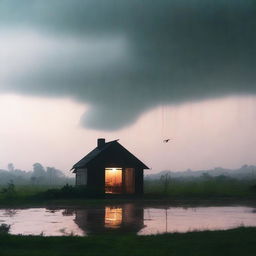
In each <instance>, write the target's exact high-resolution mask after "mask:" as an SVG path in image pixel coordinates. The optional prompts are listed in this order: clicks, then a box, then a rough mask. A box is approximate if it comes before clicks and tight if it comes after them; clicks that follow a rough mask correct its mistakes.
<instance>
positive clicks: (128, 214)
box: [0, 203, 256, 236]
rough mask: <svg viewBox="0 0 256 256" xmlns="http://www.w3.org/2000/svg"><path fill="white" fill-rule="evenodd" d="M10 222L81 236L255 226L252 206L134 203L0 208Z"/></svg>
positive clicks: (18, 229) (28, 230) (25, 230)
mask: <svg viewBox="0 0 256 256" xmlns="http://www.w3.org/2000/svg"><path fill="white" fill-rule="evenodd" d="M2 223H6V224H8V225H11V234H23V235H29V234H32V235H40V234H44V235H45V236H67V235H78V236H85V235H90V234H102V233H110V232H112V233H113V232H114V233H134V234H138V235H150V234H160V233H165V232H170V233H171V232H188V231H193V230H223V229H230V228H235V227H238V226H241V225H243V226H252V227H256V213H255V208H252V207H244V206H219V207H193V208H191V207H186V208H185V207H170V206H168V205H167V206H164V207H158V206H156V207H152V205H151V206H150V207H142V206H139V205H136V204H132V203H130V204H121V205H106V206H104V205H102V206H95V207H90V208H81V207H80V208H77V207H69V208H55V207H51V208H29V209H9V208H8V209H0V224H2Z"/></svg>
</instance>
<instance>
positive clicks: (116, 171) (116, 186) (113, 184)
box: [105, 168, 123, 194]
mask: <svg viewBox="0 0 256 256" xmlns="http://www.w3.org/2000/svg"><path fill="white" fill-rule="evenodd" d="M122 180H123V179H122V168H106V169H105V193H108V194H121V193H122Z"/></svg>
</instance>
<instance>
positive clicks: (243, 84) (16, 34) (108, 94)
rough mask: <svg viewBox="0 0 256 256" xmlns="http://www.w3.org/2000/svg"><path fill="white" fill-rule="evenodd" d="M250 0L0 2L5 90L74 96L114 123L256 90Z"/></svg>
mask: <svg viewBox="0 0 256 256" xmlns="http://www.w3.org/2000/svg"><path fill="white" fill-rule="evenodd" d="M255 13H256V4H255V1H254V0H232V1H231V0H229V1H228V0H161V1H155V0H154V1H152V0H147V1H146V0H145V1H138V0H115V1H114V0H107V1H106V0H72V1H70V0H44V1H40V0H38V1H36V0H26V1H19V0H1V1H0V65H1V66H0V93H1V92H2V93H5V92H12V93H13V92H14V93H20V94H26V95H39V96H40V95H42V96H49V97H71V98H73V99H75V100H77V101H79V102H83V103H85V104H87V105H89V110H88V111H87V112H86V113H85V114H84V115H83V116H82V118H81V123H82V125H84V126H86V127H89V128H93V129H102V130H116V129H120V128H123V127H125V126H127V125H130V124H132V123H133V122H134V121H135V120H136V119H137V118H138V117H139V116H140V115H141V114H142V113H143V112H145V111H147V110H148V109H150V108H153V107H155V106H157V105H159V104H178V103H182V102H187V101H191V100H200V99H204V98H212V97H222V96H227V95H243V94H252V93H255V92H256V85H255V79H256V72H255V71H256V15H255Z"/></svg>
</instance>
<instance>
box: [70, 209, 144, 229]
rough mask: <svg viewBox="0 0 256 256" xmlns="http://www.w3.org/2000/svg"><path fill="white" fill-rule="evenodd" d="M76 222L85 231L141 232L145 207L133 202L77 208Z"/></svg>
mask: <svg viewBox="0 0 256 256" xmlns="http://www.w3.org/2000/svg"><path fill="white" fill-rule="evenodd" d="M75 216H76V217H75V223H76V224H77V225H78V226H79V228H80V229H82V230H83V231H84V232H85V233H87V234H88V233H89V234H95V233H103V232H116V231H118V232H133V233H137V232H139V231H140V230H141V229H142V228H143V226H144V223H143V208H138V207H136V206H135V205H133V204H124V205H119V206H102V207H98V208H93V209H77V210H75Z"/></svg>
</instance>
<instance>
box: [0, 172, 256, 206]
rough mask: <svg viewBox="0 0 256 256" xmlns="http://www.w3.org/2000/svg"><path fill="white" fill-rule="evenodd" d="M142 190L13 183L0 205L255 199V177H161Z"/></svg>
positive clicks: (5, 189) (0, 195) (0, 193)
mask: <svg viewBox="0 0 256 256" xmlns="http://www.w3.org/2000/svg"><path fill="white" fill-rule="evenodd" d="M144 183H145V184H144V190H145V193H144V195H143V196H141V197H132V196H130V197H129V196H122V195H121V196H105V195H99V194H96V193H95V192H94V191H92V190H87V189H85V188H82V187H75V186H70V185H65V186H64V187H50V186H15V185H14V186H13V185H12V184H11V185H10V184H9V185H6V186H2V187H0V206H4V205H18V204H20V205H22V204H23V205H25V204H30V203H32V204H38V205H40V204H44V203H45V204H47V203H48V202H52V203H56V204H57V203H58V202H59V203H60V202H63V204H68V203H76V202H77V203H78V204H79V203H81V201H83V202H84V201H87V202H90V203H99V202H100V201H102V202H107V201H112V202H113V203H115V202H118V201H121V202H123V201H127V200H128V199H130V200H135V199H136V200H144V201H145V200H159V199H161V200H167V201H168V200H169V201H173V200H179V199H183V200H184V199H186V200H193V199H202V200H204V199H210V200H211V199H214V200H215V199H218V200H222V199H224V198H225V199H230V200H233V199H235V200H247V199H250V200H251V199H252V200H254V199H256V180H255V179H247V180H238V179H232V178H228V177H226V176H219V177H211V176H207V175H206V176H203V177H199V178H191V179H172V178H170V177H167V176H166V177H162V178H161V179H158V180H147V179H146V180H145V182H144Z"/></svg>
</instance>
